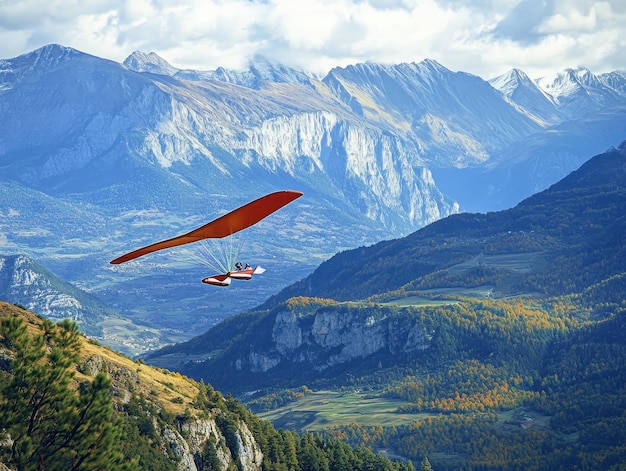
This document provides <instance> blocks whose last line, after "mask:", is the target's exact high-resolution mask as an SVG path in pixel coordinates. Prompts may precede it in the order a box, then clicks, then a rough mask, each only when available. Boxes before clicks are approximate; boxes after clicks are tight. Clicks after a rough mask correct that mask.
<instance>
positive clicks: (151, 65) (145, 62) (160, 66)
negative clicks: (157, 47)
mask: <svg viewBox="0 0 626 471" xmlns="http://www.w3.org/2000/svg"><path fill="white" fill-rule="evenodd" d="M124 65H125V66H126V68H128V69H129V70H132V71H133V72H150V73H152V74H160V75H174V74H175V73H176V72H178V70H179V69H177V68H176V67H173V66H172V65H170V63H169V62H167V61H166V60H165V59H163V58H162V57H160V56H159V55H158V54H156V53H155V52H150V53H148V54H146V53H145V52H141V51H135V52H133V53H132V54H131V55H130V56H128V57H127V58H126V59H125V60H124Z"/></svg>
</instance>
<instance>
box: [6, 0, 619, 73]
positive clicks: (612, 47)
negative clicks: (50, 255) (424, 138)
mask: <svg viewBox="0 0 626 471" xmlns="http://www.w3.org/2000/svg"><path fill="white" fill-rule="evenodd" d="M50 43H57V44H61V45H64V46H69V47H73V48H76V49H79V50H81V51H83V52H87V53H89V54H93V55H96V56H99V57H103V58H106V59H111V60H115V61H118V62H122V61H123V60H124V59H125V58H126V57H127V56H128V55H129V54H131V53H132V52H133V51H142V52H146V53H147V52H156V53H157V54H158V55H160V56H161V57H163V58H164V59H165V60H167V61H168V62H169V63H170V64H172V65H173V66H175V67H178V68H190V69H199V70H212V69H215V68H216V67H218V66H223V67H227V68H235V69H238V68H243V67H244V66H245V65H246V63H247V61H248V60H249V58H251V57H252V56H254V55H255V54H260V55H263V56H265V57H267V58H268V59H269V60H271V61H276V62H280V63H282V64H285V65H289V66H292V67H296V68H300V69H304V70H308V71H312V72H315V73H318V74H321V75H323V74H325V73H326V72H328V70H330V69H331V68H332V67H335V66H346V65H349V64H355V63H358V62H365V61H372V62H378V63H383V64H393V63H399V62H419V61H421V60H423V59H426V58H428V59H434V60H436V61H438V62H439V63H441V64H442V65H444V66H445V67H447V68H449V69H451V70H453V71H459V70H460V71H464V72H470V73H473V74H475V75H479V76H481V77H483V78H484V79H489V78H492V77H494V76H497V75H500V74H502V73H504V72H507V71H508V70H510V69H511V68H514V67H515V68H519V69H521V70H523V71H525V72H526V73H527V74H529V75H530V76H531V77H532V78H539V77H543V76H546V75H551V74H552V73H554V72H558V71H561V70H563V69H565V68H576V67H581V66H582V67H587V68H589V69H590V70H591V71H592V72H594V73H602V72H608V71H612V70H622V71H626V2H625V1H624V0H608V1H603V2H595V1H588V0H415V1H409V0H303V1H301V0H194V1H186V0H130V1H129V0H0V59H9V58H13V57H16V56H18V55H20V54H24V53H27V52H30V51H32V50H34V49H37V48H39V47H41V46H44V45H46V44H50Z"/></svg>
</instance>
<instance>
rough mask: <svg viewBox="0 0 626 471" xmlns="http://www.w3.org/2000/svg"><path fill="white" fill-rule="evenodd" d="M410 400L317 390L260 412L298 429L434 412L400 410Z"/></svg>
mask: <svg viewBox="0 0 626 471" xmlns="http://www.w3.org/2000/svg"><path fill="white" fill-rule="evenodd" d="M406 403H407V402H406V401H402V400H397V399H389V398H382V397H373V398H372V397H366V395H365V394H361V393H357V392H337V391H327V390H322V391H315V392H313V393H310V394H307V395H306V396H304V397H303V398H300V399H298V400H297V401H295V402H291V403H289V404H287V405H286V406H283V407H280V408H278V409H274V410H272V411H268V412H261V413H258V414H257V415H258V416H259V417H261V418H262V419H266V420H269V421H271V422H272V423H273V424H274V426H275V427H280V428H287V429H292V430H298V431H308V432H313V431H320V430H322V429H324V428H327V427H330V426H333V425H349V424H352V423H357V424H359V425H372V426H379V425H382V426H392V425H395V426H397V425H406V424H411V423H413V422H415V421H416V420H421V419H423V418H425V417H429V416H432V414H406V413H397V412H396V410H397V408H398V406H401V405H403V404H406Z"/></svg>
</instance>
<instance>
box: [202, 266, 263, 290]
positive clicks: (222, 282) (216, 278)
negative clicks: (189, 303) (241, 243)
mask: <svg viewBox="0 0 626 471" xmlns="http://www.w3.org/2000/svg"><path fill="white" fill-rule="evenodd" d="M264 271H265V268H263V267H260V266H258V267H255V268H252V267H249V268H243V269H241V270H236V271H229V272H227V273H221V274H219V275H212V276H207V277H206V278H204V279H203V280H202V283H206V284H208V285H213V286H229V285H230V282H231V280H251V279H252V275H260V274H261V273H263V272H264Z"/></svg>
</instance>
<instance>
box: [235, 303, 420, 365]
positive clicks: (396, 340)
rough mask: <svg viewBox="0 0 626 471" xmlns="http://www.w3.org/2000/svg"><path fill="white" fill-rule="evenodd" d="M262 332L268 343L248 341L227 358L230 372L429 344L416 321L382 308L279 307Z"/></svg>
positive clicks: (331, 360) (331, 362) (341, 360)
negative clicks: (268, 328)
mask: <svg viewBox="0 0 626 471" xmlns="http://www.w3.org/2000/svg"><path fill="white" fill-rule="evenodd" d="M265 334H269V335H268V337H269V338H271V342H269V343H267V342H266V343H262V342H252V345H251V346H250V348H249V350H248V351H247V352H244V353H242V354H240V355H239V356H238V357H237V358H235V359H233V360H232V363H233V366H234V368H235V369H236V370H239V371H242V370H245V371H249V372H251V373H265V372H268V371H270V370H274V369H277V370H278V369H284V368H291V367H293V366H295V365H302V367H305V368H307V369H312V370H314V371H323V370H325V369H327V368H331V367H334V366H337V365H340V364H343V363H348V362H350V361H352V360H356V359H363V358H366V357H368V356H370V355H373V354H376V353H384V354H392V355H399V354H403V353H413V352H417V351H423V350H426V349H427V348H429V346H430V335H429V333H428V332H427V331H426V329H425V327H424V326H423V325H422V324H421V323H420V322H419V321H417V320H416V319H412V318H410V317H409V316H398V315H396V313H395V312H394V311H393V310H384V309H383V310H381V309H376V310H370V309H367V308H346V309H337V308H334V309H325V308H319V309H316V310H314V311H310V310H306V311H304V310H292V309H284V310H280V311H279V312H277V313H276V314H275V317H273V322H272V325H271V333H270V332H267V333H264V334H263V335H265Z"/></svg>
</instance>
